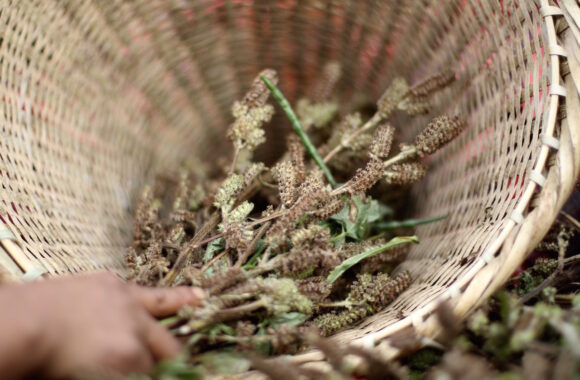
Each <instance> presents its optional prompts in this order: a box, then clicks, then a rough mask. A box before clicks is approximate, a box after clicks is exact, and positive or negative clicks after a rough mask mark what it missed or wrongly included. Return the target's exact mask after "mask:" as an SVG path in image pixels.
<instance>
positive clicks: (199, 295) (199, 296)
mask: <svg viewBox="0 0 580 380" xmlns="http://www.w3.org/2000/svg"><path fill="white" fill-rule="evenodd" d="M191 293H192V294H193V296H194V297H195V298H196V299H198V300H203V299H204V298H205V292H204V291H203V290H202V289H200V288H191Z"/></svg>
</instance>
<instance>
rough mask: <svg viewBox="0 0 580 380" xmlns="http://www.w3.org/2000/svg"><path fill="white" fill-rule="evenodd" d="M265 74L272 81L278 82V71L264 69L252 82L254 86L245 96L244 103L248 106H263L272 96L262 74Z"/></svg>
mask: <svg viewBox="0 0 580 380" xmlns="http://www.w3.org/2000/svg"><path fill="white" fill-rule="evenodd" d="M262 75H263V76H264V77H266V78H267V79H269V80H270V81H271V82H272V83H274V84H278V73H276V70H273V69H265V70H263V71H262V72H261V73H260V74H259V75H258V76H257V77H256V78H255V79H254V82H253V83H252V86H251V87H250V89H249V90H248V92H247V93H246V95H245V96H244V100H243V101H242V103H243V104H244V105H245V106H248V107H252V108H253V107H262V106H263V105H265V104H266V101H267V100H268V97H269V96H270V90H268V87H266V84H265V83H264V81H263V80H262V79H261V78H260V76H262Z"/></svg>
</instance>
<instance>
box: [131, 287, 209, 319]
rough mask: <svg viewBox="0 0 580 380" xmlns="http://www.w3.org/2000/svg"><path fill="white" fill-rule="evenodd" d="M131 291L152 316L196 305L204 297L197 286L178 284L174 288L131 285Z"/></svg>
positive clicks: (166, 314) (173, 312)
mask: <svg viewBox="0 0 580 380" xmlns="http://www.w3.org/2000/svg"><path fill="white" fill-rule="evenodd" d="M130 290H131V292H132V293H133V294H134V296H135V297H136V298H137V300H138V301H139V302H140V303H141V304H142V305H143V306H144V307H145V309H147V311H148V312H149V313H150V314H151V315H153V316H154V317H165V316H168V315H172V314H175V313H176V312H177V311H179V309H181V308H182V307H183V306H185V305H191V306H197V305H199V304H200V303H201V301H202V300H203V299H204V298H205V293H204V292H203V290H201V289H199V288H191V287H187V286H179V287H175V288H145V287H140V286H133V285H132V286H131V287H130Z"/></svg>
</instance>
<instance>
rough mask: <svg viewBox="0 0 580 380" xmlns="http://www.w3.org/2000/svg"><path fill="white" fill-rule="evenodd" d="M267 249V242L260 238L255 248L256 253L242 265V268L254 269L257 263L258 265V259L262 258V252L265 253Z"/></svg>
mask: <svg viewBox="0 0 580 380" xmlns="http://www.w3.org/2000/svg"><path fill="white" fill-rule="evenodd" d="M265 249H266V243H265V242H264V239H260V240H259V241H258V243H257V244H256V248H255V250H254V254H253V255H252V257H250V259H249V260H248V261H247V262H246V263H245V264H244V265H243V266H242V268H243V269H244V270H250V269H254V268H255V267H256V266H257V265H258V259H259V258H260V256H262V253H264V250H265Z"/></svg>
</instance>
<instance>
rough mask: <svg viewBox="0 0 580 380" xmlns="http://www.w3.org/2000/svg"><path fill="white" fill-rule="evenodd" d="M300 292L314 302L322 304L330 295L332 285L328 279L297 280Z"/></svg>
mask: <svg viewBox="0 0 580 380" xmlns="http://www.w3.org/2000/svg"><path fill="white" fill-rule="evenodd" d="M296 286H297V287H298V291H299V292H300V293H302V294H303V295H304V296H305V297H307V298H308V299H309V300H311V301H313V302H320V301H322V300H324V299H325V298H327V297H328V296H329V295H330V291H331V290H332V284H331V283H329V282H328V281H326V277H324V276H317V277H308V278H305V279H303V280H296Z"/></svg>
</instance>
